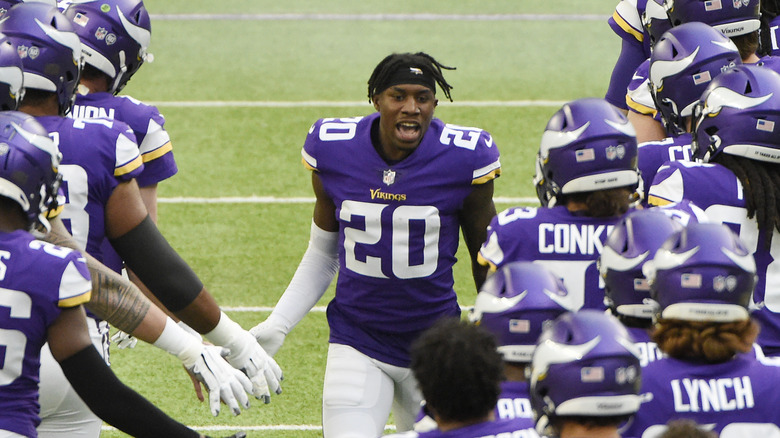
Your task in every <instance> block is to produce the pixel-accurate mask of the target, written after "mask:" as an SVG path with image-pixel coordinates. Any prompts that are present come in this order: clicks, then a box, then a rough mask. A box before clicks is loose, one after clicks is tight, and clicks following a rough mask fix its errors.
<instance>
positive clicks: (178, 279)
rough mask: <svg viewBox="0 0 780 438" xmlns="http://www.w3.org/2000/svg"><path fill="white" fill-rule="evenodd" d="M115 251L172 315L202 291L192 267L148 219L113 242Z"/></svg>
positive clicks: (200, 283) (201, 285)
mask: <svg viewBox="0 0 780 438" xmlns="http://www.w3.org/2000/svg"><path fill="white" fill-rule="evenodd" d="M111 245H113V247H114V249H115V250H116V252H117V253H118V254H119V256H120V257H122V260H124V261H125V263H127V266H128V267H129V268H130V269H132V270H133V272H135V274H136V275H137V276H138V278H140V279H141V281H142V282H143V283H144V284H145V285H146V287H148V288H149V290H151V291H152V293H153V294H154V296H155V297H157V299H158V300H160V302H161V303H163V304H164V305H165V307H167V308H168V310H170V311H171V312H178V311H179V310H182V309H183V308H185V307H187V306H188V305H189V304H190V303H192V301H193V300H195V297H197V296H198V294H199V293H200V291H201V290H202V289H203V283H202V282H201V281H200V279H199V278H198V276H197V275H196V274H195V272H193V271H192V268H190V266H189V265H188V264H187V262H185V261H184V260H183V259H182V258H181V256H180V255H179V254H178V253H177V252H176V250H174V249H173V248H172V247H171V245H170V244H169V243H168V241H167V240H165V237H163V235H162V234H160V230H158V229H157V226H156V225H155V224H154V222H152V219H151V218H150V217H149V216H146V218H145V219H144V220H143V221H141V223H140V224H138V226H137V227H135V228H133V229H132V230H130V231H128V232H127V233H125V234H124V235H122V236H120V237H118V238H116V239H112V240H111Z"/></svg>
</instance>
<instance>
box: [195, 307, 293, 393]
mask: <svg viewBox="0 0 780 438" xmlns="http://www.w3.org/2000/svg"><path fill="white" fill-rule="evenodd" d="M204 336H205V337H206V339H208V340H209V341H211V342H213V343H215V344H217V345H221V346H223V347H225V348H227V349H229V350H230V354H229V355H228V356H227V361H228V363H230V365H233V367H234V368H237V369H239V370H241V371H243V372H244V373H245V374H246V375H247V377H249V380H251V381H252V388H253V391H252V394H253V395H254V396H255V397H256V398H257V399H260V400H263V402H265V403H270V402H271V393H270V392H269V389H270V390H271V391H273V392H274V393H276V394H281V393H282V387H281V385H280V383H279V382H280V381H281V380H282V379H283V378H284V377H283V376H282V369H281V368H280V367H279V365H278V364H277V363H276V361H275V360H273V358H271V356H269V355H268V353H266V351H265V350H263V347H261V346H260V344H258V343H257V340H256V339H255V337H254V336H252V334H250V333H249V332H248V331H246V330H244V329H243V328H241V326H240V325H238V323H236V322H234V321H232V320H231V319H230V318H229V317H228V316H227V315H226V314H225V313H224V312H222V315H221V317H220V319H219V323H218V324H217V326H216V327H215V328H214V330H212V331H210V332H209V333H206V334H205V335H204Z"/></svg>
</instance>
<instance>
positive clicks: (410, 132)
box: [395, 122, 420, 141]
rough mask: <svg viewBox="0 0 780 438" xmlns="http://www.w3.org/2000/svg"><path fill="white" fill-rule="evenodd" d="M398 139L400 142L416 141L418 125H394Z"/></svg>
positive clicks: (406, 123)
mask: <svg viewBox="0 0 780 438" xmlns="http://www.w3.org/2000/svg"><path fill="white" fill-rule="evenodd" d="M395 127H396V130H397V131H398V137H399V138H400V139H401V140H402V141H417V139H418V138H419V136H420V124H419V123H413V122H401V123H398V124H396V125H395Z"/></svg>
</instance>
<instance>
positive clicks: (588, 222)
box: [479, 98, 640, 309]
mask: <svg viewBox="0 0 780 438" xmlns="http://www.w3.org/2000/svg"><path fill="white" fill-rule="evenodd" d="M636 165H637V149H636V139H635V137H634V128H633V127H632V126H631V124H630V123H629V122H628V120H627V119H626V117H625V116H623V115H622V114H621V113H620V112H618V111H617V110H616V109H615V108H614V107H613V106H611V105H609V104H608V103H607V102H606V101H605V100H603V99H596V98H587V99H580V100H576V101H573V102H570V103H568V104H566V105H564V106H563V107H562V108H561V109H560V110H559V111H558V112H556V113H555V114H554V115H553V117H552V118H551V119H550V121H549V123H548V124H547V127H546V129H545V132H544V134H543V135H542V142H541V146H540V149H539V153H538V155H537V175H536V178H535V180H534V182H535V184H536V189H537V195H538V196H539V200H540V201H541V203H542V205H543V207H542V208H532V207H516V208H510V209H508V210H505V211H503V212H501V213H500V214H499V215H498V216H497V217H495V218H494V219H493V220H492V221H491V223H490V226H489V227H488V238H487V240H486V241H485V243H484V244H483V245H482V248H481V249H480V252H479V259H480V262H482V263H485V264H489V265H490V267H491V268H492V269H496V268H500V267H501V266H503V265H504V264H505V263H509V262H513V261H533V262H536V263H539V264H541V265H542V266H544V267H546V268H547V269H549V270H550V271H552V272H553V273H555V275H557V276H559V277H560V278H562V279H563V284H564V285H565V286H566V289H567V290H568V291H569V293H570V294H572V296H573V302H574V309H579V308H582V307H585V308H592V309H605V307H604V289H603V286H602V285H601V284H600V278H599V273H598V269H597V267H596V259H597V258H598V256H599V254H600V253H601V249H602V246H603V242H604V240H605V239H606V238H607V235H609V232H610V231H611V229H612V226H613V225H614V224H615V223H616V222H617V221H618V220H619V219H620V216H621V215H622V214H624V213H625V212H626V211H628V209H629V205H630V203H631V202H632V201H638V199H639V195H638V194H637V193H636V192H635V190H636V188H637V185H638V183H639V180H640V179H639V173H638V171H637V167H636Z"/></svg>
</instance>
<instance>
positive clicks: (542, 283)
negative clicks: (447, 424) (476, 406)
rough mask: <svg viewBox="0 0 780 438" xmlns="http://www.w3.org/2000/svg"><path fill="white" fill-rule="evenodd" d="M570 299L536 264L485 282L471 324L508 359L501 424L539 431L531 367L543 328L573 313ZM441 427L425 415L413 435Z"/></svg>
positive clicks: (512, 267)
mask: <svg viewBox="0 0 780 438" xmlns="http://www.w3.org/2000/svg"><path fill="white" fill-rule="evenodd" d="M569 297H570V295H569V293H568V292H567V291H566V288H565V287H564V286H563V283H562V282H561V280H560V279H559V278H557V277H556V276H554V275H553V274H552V273H551V272H550V271H548V270H547V269H545V268H543V267H541V266H539V265H536V264H534V263H531V262H514V263H508V264H506V265H504V266H503V267H502V268H501V269H500V270H499V271H497V272H496V273H495V274H493V275H491V276H489V277H488V279H487V280H485V284H484V285H483V286H482V289H480V291H479V293H478V294H477V299H476V301H475V303H474V309H473V310H472V312H471V313H470V314H469V320H470V321H471V322H472V323H474V324H476V325H479V326H481V327H483V328H485V329H487V330H488V331H489V332H490V333H492V334H493V335H494V336H495V337H496V340H497V341H498V352H499V353H501V356H502V357H503V359H504V376H505V377H506V380H504V381H503V382H501V395H500V396H499V398H498V403H497V404H496V408H495V410H494V411H495V412H494V417H495V418H496V419H499V420H501V419H517V420H518V421H525V422H526V423H527V427H529V428H533V427H534V420H533V410H532V409H531V402H530V401H529V398H528V381H527V379H526V368H527V367H528V366H529V364H530V363H531V355H532V354H533V351H534V348H535V347H536V340H537V339H538V338H539V335H540V334H541V333H542V328H543V327H544V325H545V324H546V323H547V322H548V321H552V320H553V319H555V318H557V317H558V316H560V315H561V314H563V313H564V312H567V311H571V310H572V308H571V307H570V304H569V303H568V302H567V299H568V298H569ZM436 427H437V426H436V422H435V421H434V420H433V418H431V417H430V416H429V415H425V416H424V417H423V418H422V419H420V420H419V421H418V422H417V423H416V424H415V426H414V430H416V431H427V430H431V429H434V428H436Z"/></svg>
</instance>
